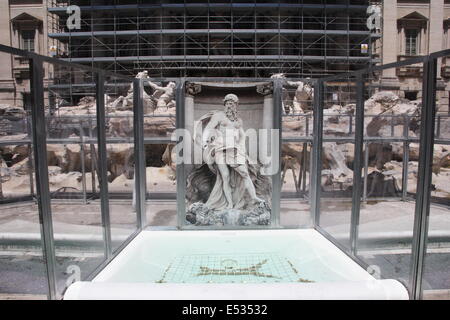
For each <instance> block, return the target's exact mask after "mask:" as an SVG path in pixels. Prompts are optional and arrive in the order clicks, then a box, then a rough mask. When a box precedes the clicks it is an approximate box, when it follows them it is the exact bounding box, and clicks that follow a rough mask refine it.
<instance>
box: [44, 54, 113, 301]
mask: <svg viewBox="0 0 450 320" xmlns="http://www.w3.org/2000/svg"><path fill="white" fill-rule="evenodd" d="M44 68H45V70H46V78H47V79H48V81H44V84H45V85H46V88H45V89H46V90H45V93H46V94H45V117H46V132H47V165H48V174H49V176H48V179H49V188H50V197H51V210H52V219H53V232H54V234H53V236H54V241H55V253H56V263H57V264H56V266H55V268H56V278H57V292H58V294H60V295H62V294H63V292H64V291H65V289H66V288H67V287H68V286H69V285H70V284H71V283H72V282H74V281H77V280H85V279H87V278H88V277H89V275H91V274H92V272H94V270H95V269H96V268H97V267H98V266H99V265H100V264H101V263H102V262H103V261H104V260H105V242H104V235H103V228H102V219H101V208H100V200H99V196H98V191H99V188H98V181H99V180H98V176H97V175H96V174H95V173H94V174H93V171H94V172H96V168H98V150H97V141H96V136H97V132H96V130H97V125H96V120H95V119H96V107H95V106H96V98H95V93H96V87H95V80H94V79H95V78H94V76H93V74H92V73H91V72H88V71H85V70H83V69H79V68H74V67H66V66H61V65H56V64H48V63H45V64H44Z"/></svg>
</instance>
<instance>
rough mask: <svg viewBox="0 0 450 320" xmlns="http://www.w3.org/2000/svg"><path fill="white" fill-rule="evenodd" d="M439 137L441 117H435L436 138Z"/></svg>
mask: <svg viewBox="0 0 450 320" xmlns="http://www.w3.org/2000/svg"><path fill="white" fill-rule="evenodd" d="M440 137H441V116H440V115H438V116H437V128H436V138H437V139H439V138H440Z"/></svg>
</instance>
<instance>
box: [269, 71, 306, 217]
mask: <svg viewBox="0 0 450 320" xmlns="http://www.w3.org/2000/svg"><path fill="white" fill-rule="evenodd" d="M272 77H281V78H284V79H285V81H284V82H283V87H282V110H281V111H282V138H283V145H282V148H281V185H282V187H281V198H282V199H281V208H280V210H281V212H280V224H281V225H282V226H310V225H311V218H310V217H311V214H310V211H309V210H310V204H309V201H308V195H309V179H310V178H309V167H310V160H311V143H312V135H313V99H314V89H313V83H312V82H311V80H310V79H305V80H301V81H294V80H290V79H286V78H285V77H284V75H283V74H278V75H274V76H272Z"/></svg>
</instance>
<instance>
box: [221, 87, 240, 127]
mask: <svg viewBox="0 0 450 320" xmlns="http://www.w3.org/2000/svg"><path fill="white" fill-rule="evenodd" d="M238 103H239V99H238V97H237V96H236V95H235V94H232V93H230V94H227V95H226V96H225V98H224V99H223V104H224V105H225V114H226V115H227V117H228V119H230V120H232V121H236V120H237V106H238Z"/></svg>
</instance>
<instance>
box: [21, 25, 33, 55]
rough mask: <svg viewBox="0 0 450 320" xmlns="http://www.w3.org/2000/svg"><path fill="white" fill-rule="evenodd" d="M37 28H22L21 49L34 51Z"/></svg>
mask: <svg viewBox="0 0 450 320" xmlns="http://www.w3.org/2000/svg"><path fill="white" fill-rule="evenodd" d="M35 33H36V32H35V30H22V32H21V33H20V36H21V49H22V50H26V51H31V52H34V36H35Z"/></svg>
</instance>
